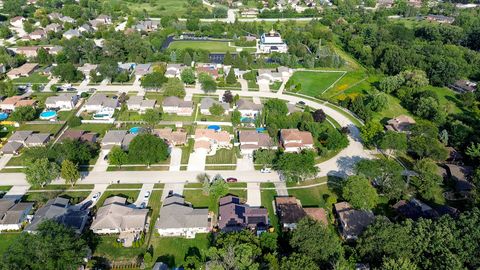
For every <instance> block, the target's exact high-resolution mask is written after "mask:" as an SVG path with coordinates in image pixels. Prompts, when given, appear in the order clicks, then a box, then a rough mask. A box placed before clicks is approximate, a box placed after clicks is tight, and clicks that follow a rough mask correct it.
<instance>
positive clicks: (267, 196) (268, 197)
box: [260, 183, 280, 231]
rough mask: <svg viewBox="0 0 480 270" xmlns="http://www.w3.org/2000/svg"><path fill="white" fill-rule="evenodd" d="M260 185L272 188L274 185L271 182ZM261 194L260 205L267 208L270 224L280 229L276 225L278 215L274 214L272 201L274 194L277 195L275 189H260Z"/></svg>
mask: <svg viewBox="0 0 480 270" xmlns="http://www.w3.org/2000/svg"><path fill="white" fill-rule="evenodd" d="M260 187H261V188H274V187H275V185H274V184H273V183H262V184H261V185H260ZM261 196H262V197H261V198H262V206H263V207H265V208H267V210H268V218H269V219H270V225H272V226H273V227H274V228H275V230H276V231H278V230H280V228H279V226H278V217H277V216H276V215H275V213H274V209H273V201H274V200H275V196H277V192H276V191H275V189H262V190H261Z"/></svg>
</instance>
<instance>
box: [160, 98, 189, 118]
mask: <svg viewBox="0 0 480 270" xmlns="http://www.w3.org/2000/svg"><path fill="white" fill-rule="evenodd" d="M162 107H163V112H164V113H172V114H176V115H181V116H190V115H192V113H193V102H192V101H187V100H182V99H180V98H178V97H166V98H165V99H164V100H163V102H162Z"/></svg>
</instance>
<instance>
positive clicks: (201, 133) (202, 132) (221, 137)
mask: <svg viewBox="0 0 480 270" xmlns="http://www.w3.org/2000/svg"><path fill="white" fill-rule="evenodd" d="M202 139H207V140H213V141H216V142H219V143H228V142H230V140H231V138H230V133H228V132H227V131H224V130H222V131H218V132H217V131H215V130H212V129H204V128H197V129H196V130H195V140H202Z"/></svg>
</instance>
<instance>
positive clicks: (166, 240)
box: [150, 234, 210, 267]
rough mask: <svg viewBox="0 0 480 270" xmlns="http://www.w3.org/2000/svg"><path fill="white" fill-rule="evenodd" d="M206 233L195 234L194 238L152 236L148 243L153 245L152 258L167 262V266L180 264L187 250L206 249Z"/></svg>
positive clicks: (207, 242) (183, 260) (199, 250)
mask: <svg viewBox="0 0 480 270" xmlns="http://www.w3.org/2000/svg"><path fill="white" fill-rule="evenodd" d="M209 242H210V241H209V239H208V234H197V235H196V237H195V238H194V239H185V238H180V237H154V238H153V239H152V242H151V243H150V244H151V245H152V246H153V258H154V260H157V261H161V262H164V263H167V264H168V265H169V266H171V267H172V266H176V267H179V266H182V265H183V264H184V262H185V256H186V255H188V254H189V252H190V253H191V252H199V254H200V253H201V252H204V251H207V249H208V247H209Z"/></svg>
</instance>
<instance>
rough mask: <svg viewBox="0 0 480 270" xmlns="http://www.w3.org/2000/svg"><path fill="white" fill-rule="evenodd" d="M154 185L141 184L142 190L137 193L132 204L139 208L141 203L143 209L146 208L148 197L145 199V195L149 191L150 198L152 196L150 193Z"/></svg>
mask: <svg viewBox="0 0 480 270" xmlns="http://www.w3.org/2000/svg"><path fill="white" fill-rule="evenodd" d="M154 185H155V184H143V185H142V189H141V190H140V193H138V197H137V200H136V201H135V202H134V203H133V204H134V205H135V206H136V207H140V205H141V204H142V203H143V202H144V203H145V207H147V205H148V201H149V199H150V197H149V198H147V199H145V194H146V193H147V192H148V191H150V196H152V191H153V186H154Z"/></svg>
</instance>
